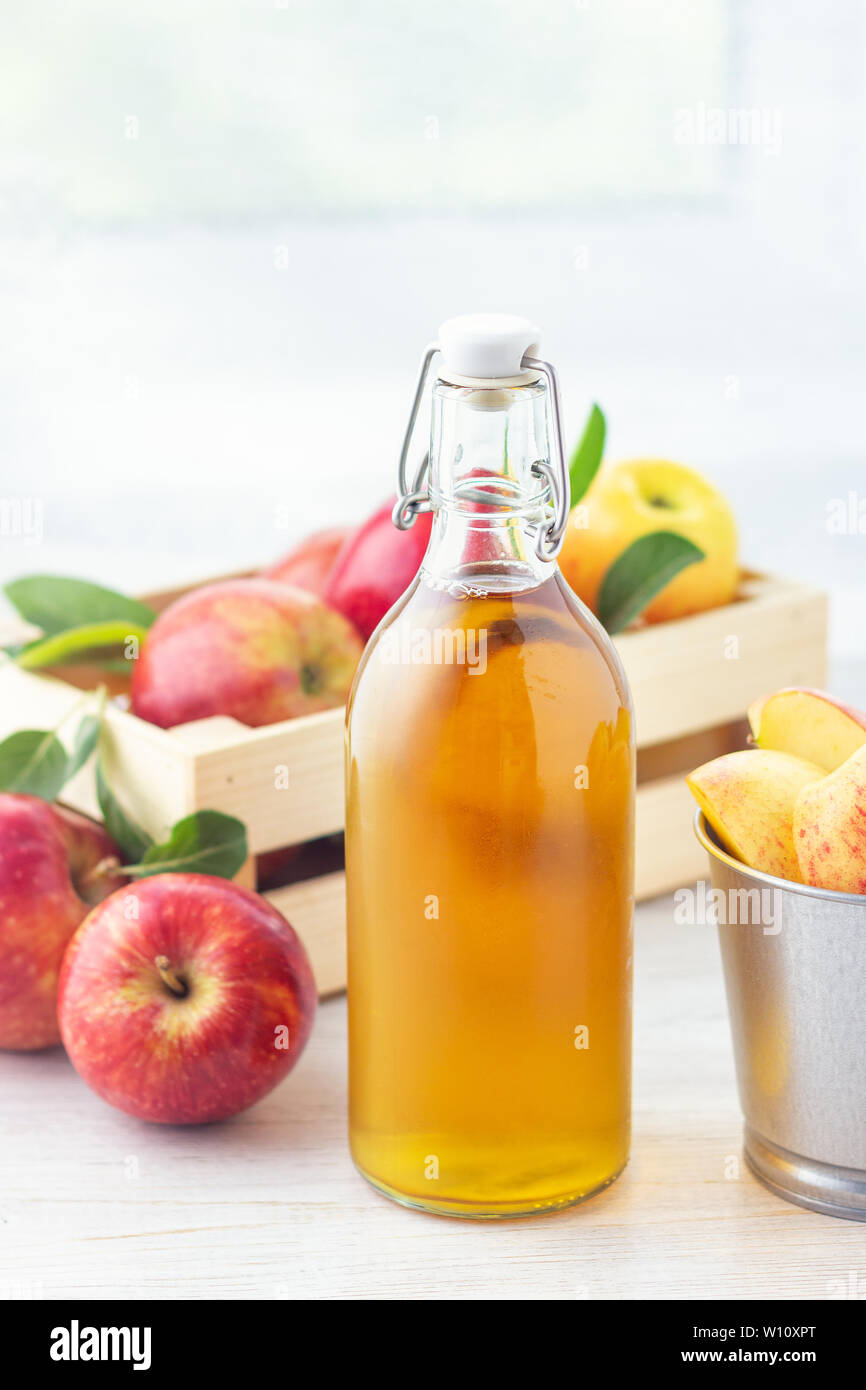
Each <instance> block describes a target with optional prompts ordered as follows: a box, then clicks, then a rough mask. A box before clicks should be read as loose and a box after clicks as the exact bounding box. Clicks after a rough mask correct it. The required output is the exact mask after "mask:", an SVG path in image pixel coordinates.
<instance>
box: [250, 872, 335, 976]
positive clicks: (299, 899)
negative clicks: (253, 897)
mask: <svg viewBox="0 0 866 1390" xmlns="http://www.w3.org/2000/svg"><path fill="white" fill-rule="evenodd" d="M264 896H265V897H266V898H267V900H268V902H269V903H272V904H273V906H274V907H275V908H276V909H277V911H278V912H282V914H283V916H284V917H285V918H286V920H287V921H289V922H291V924H292V926H293V927H294V929H295V931H296V932H297V933H298V936H299V937H300V938H301V940H302V941H303V943H304V945H305V946H306V948H307V954H308V955H309V957H310V963H311V964H312V967H313V974H314V975H315V977H316V985H317V987H318V991H319V995H320V996H322V997H324V996H325V995H327V994H336V993H338V991H339V990H341V989H345V988H346V875H345V874H344V873H333V874H322V876H321V877H320V878H310V879H307V880H306V882H305V883H293V884H290V885H289V887H287V888H275V889H273V890H272V891H271V892H269V893H265V894H264Z"/></svg>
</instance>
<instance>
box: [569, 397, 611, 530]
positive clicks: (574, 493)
mask: <svg viewBox="0 0 866 1390" xmlns="http://www.w3.org/2000/svg"><path fill="white" fill-rule="evenodd" d="M606 433H607V423H606V421H605V418H604V414H603V412H602V410H601V408H600V407H599V406H597V405H596V404H595V403H594V402H593V406H592V410H591V411H590V412H589V418H588V420H587V422H586V425H585V426H584V430H583V434H582V435H581V438H580V443H579V444H578V446H577V448H576V449H575V451H574V453H573V454H572V456H571V462H570V463H569V465H568V477H569V481H570V483H571V505H572V507H574V506H576V505H577V503H578V502H579V501H580V499H581V498H582V497H584V496H585V495H586V493H587V491H588V490H589V485H590V483H591V482H592V480H593V478H594V477H595V475H596V473H597V472H598V470H599V465H600V464H601V459H602V454H603V453H604V439H605V435H606Z"/></svg>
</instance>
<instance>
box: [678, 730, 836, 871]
mask: <svg viewBox="0 0 866 1390" xmlns="http://www.w3.org/2000/svg"><path fill="white" fill-rule="evenodd" d="M824 775H825V774H824V769H823V768H821V767H818V766H817V765H816V764H815V763H809V762H806V761H805V760H804V759H803V758H795V757H794V756H793V754H791V753H780V752H777V751H776V750H773V749H767V750H764V749H760V748H756V749H743V750H742V751H740V752H737V753H725V754H724V755H723V756H722V757H721V758H714V759H713V761H712V762H711V763H704V764H703V766H702V767H699V768H696V769H695V771H694V772H693V773H692V774H691V776H690V777H687V778H686V781H687V783H688V786H689V790H690V791H691V793H692V795H693V797H694V798H695V800H696V801H697V803H698V805H699V806H700V808H701V810H702V811H703V813H704V815H705V816H706V818H707V820H708V821H709V823H710V825H711V826H712V828H713V830H715V832H716V834H717V835H718V837H719V839H720V840H721V842H722V845H723V846H724V847H725V849H727V850H729V851H730V853H731V854H733V855H735V856H736V857H737V859H741V860H742V861H743V863H744V864H748V865H749V867H750V868H752V869H760V870H761V871H762V872H763V873H765V874H774V875H775V876H776V877H777V878H787V879H790V880H791V881H792V882H794V883H801V882H802V879H801V877H800V868H799V864H798V861H797V853H796V850H795V848H794V803H795V802H796V800H797V797H798V795H799V793H800V792H801V791H802V790H803V788H804V787H808V786H809V785H810V784H811V783H813V782H820V781H821V780H822V778H823V777H824Z"/></svg>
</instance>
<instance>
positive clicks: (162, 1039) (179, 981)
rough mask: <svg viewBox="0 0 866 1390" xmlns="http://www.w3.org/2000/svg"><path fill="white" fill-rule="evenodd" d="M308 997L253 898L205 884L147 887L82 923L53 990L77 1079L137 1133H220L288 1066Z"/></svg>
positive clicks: (288, 947)
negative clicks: (172, 1127)
mask: <svg viewBox="0 0 866 1390" xmlns="http://www.w3.org/2000/svg"><path fill="white" fill-rule="evenodd" d="M315 1010H316V986H315V982H314V980H313V974H312V971H311V969H310V965H309V961H308V960H307V956H306V952H305V951H304V948H303V945H302V944H301V942H300V940H299V938H298V937H297V935H296V934H295V932H294V931H293V929H292V928H291V927H290V926H289V924H288V922H287V921H286V920H285V918H284V917H282V916H281V915H280V913H279V912H277V911H276V909H275V908H273V907H271V905H270V904H269V903H267V902H266V901H265V900H264V898H260V897H258V896H257V895H256V894H255V893H251V892H248V891H247V890H246V889H245V888H240V887H238V885H237V884H235V883H231V882H229V881H227V880H226V879H221V878H214V877H211V876H209V875H206V874H171V873H168V874H159V875H156V876H155V877H151V878H145V879H142V880H140V881H139V882H138V883H135V884H132V885H130V886H128V887H126V888H123V889H121V890H120V891H119V892H117V893H114V894H113V895H112V896H111V897H110V898H108V899H107V900H106V901H105V902H104V903H102V904H101V905H100V906H99V907H97V908H95V909H94V911H93V912H91V913H90V915H89V916H88V917H87V918H86V920H85V921H84V922H83V923H82V925H81V926H80V928H79V929H78V931H77V932H76V934H75V936H74V938H73V940H72V942H71V944H70V946H69V949H68V951H67V953H66V957H65V959H64V962H63V970H62V974H61V978H60V994H59V1001H58V1014H59V1018H60V1031H61V1033H62V1036H63V1042H64V1044H65V1046H66V1050H67V1052H68V1053H69V1057H70V1059H71V1061H72V1064H73V1066H74V1067H75V1069H76V1071H77V1072H78V1074H79V1075H80V1076H81V1077H82V1079H83V1080H84V1081H85V1082H86V1083H87V1085H88V1086H90V1087H91V1088H92V1089H93V1090H94V1091H96V1093H97V1094H98V1095H100V1096H102V1097H103V1099H104V1100H107V1101H108V1102H109V1104H111V1105H114V1106H117V1108H118V1109H119V1110H124V1111H126V1113H127V1114H129V1115H134V1116H136V1117H137V1118H139V1119H142V1120H151V1121H154V1122H156V1123H158V1124H203V1123H206V1122H208V1121H212V1120H224V1119H226V1118H228V1116H230V1115H234V1114H236V1113H237V1112H238V1111H239V1110H244V1109H245V1108H246V1107H247V1106H249V1105H252V1104H253V1103H254V1102H255V1101H257V1100H260V1099H261V1098H262V1096H264V1095H267V1093H268V1091H270V1090H272V1088H273V1087H274V1086H276V1085H277V1083H278V1082H279V1081H282V1079H283V1078H284V1077H285V1076H286V1075H287V1074H288V1072H290V1071H291V1069H292V1067H293V1066H294V1064H295V1062H296V1061H297V1060H298V1058H299V1057H300V1055H301V1053H302V1051H303V1049H304V1046H305V1044H306V1041H307V1038H308V1036H309V1033H310V1029H311V1027H312V1023H313V1017H314V1014H315Z"/></svg>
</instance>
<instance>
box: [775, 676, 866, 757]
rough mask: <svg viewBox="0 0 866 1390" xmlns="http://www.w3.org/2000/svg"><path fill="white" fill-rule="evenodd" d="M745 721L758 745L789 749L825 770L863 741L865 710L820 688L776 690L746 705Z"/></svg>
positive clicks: (864, 737)
mask: <svg viewBox="0 0 866 1390" xmlns="http://www.w3.org/2000/svg"><path fill="white" fill-rule="evenodd" d="M749 724H750V726H751V730H752V737H753V738H754V740H755V742H756V743H757V745H758V747H759V748H776V749H778V750H779V751H780V752H782V753H793V754H795V756H796V757H798V758H806V759H807V761H808V762H812V763H817V764H818V766H819V767H823V769H824V771H825V772H835V770H836V768H837V767H841V765H842V763H844V762H845V760H846V759H847V758H850V756H851V754H852V753H854V752H856V750H857V749H858V748H861V747H862V746H863V744H864V743H866V714H864V713H863V712H862V711H861V710H859V709H852V708H851V707H850V706H848V705H843V704H840V703H839V701H838V700H834V699H833V696H832V695H828V694H827V692H826V691H824V690H797V689H791V690H777V691H776V694H775V695H767V696H765V697H764V698H763V699H762V700H755V701H754V703H753V704H751V705H749Z"/></svg>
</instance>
